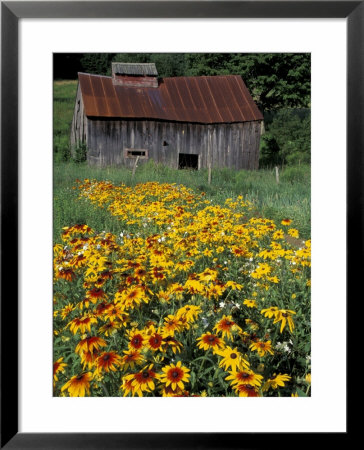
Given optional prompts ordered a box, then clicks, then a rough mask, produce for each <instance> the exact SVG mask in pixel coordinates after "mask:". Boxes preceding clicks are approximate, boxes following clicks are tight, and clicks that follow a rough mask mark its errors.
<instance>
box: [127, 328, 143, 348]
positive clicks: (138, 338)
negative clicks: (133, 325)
mask: <svg viewBox="0 0 364 450" xmlns="http://www.w3.org/2000/svg"><path fill="white" fill-rule="evenodd" d="M127 333H128V338H129V344H128V346H129V349H130V350H141V349H142V348H143V346H144V344H145V336H144V333H143V332H142V331H140V330H138V329H134V330H129V331H128V332H127Z"/></svg>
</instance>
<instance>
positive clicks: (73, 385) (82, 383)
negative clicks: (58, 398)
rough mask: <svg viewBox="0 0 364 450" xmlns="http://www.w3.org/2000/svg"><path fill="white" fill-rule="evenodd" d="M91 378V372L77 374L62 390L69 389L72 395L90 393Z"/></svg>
mask: <svg viewBox="0 0 364 450" xmlns="http://www.w3.org/2000/svg"><path fill="white" fill-rule="evenodd" d="M91 379H92V373H91V372H83V373H81V374H79V375H75V376H73V377H72V378H71V379H70V380H69V381H67V383H66V384H65V385H63V386H62V388H61V391H62V392H63V391H65V390H66V389H67V391H68V394H69V396H70V397H84V396H85V395H86V394H87V395H90V381H91Z"/></svg>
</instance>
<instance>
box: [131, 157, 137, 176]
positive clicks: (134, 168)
mask: <svg viewBox="0 0 364 450" xmlns="http://www.w3.org/2000/svg"><path fill="white" fill-rule="evenodd" d="M138 161H139V156H137V157H136V160H135V164H134V167H133V173H132V174H131V177H132V178H134V175H135V171H136V168H137V167H138Z"/></svg>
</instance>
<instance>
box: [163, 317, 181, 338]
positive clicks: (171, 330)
mask: <svg viewBox="0 0 364 450" xmlns="http://www.w3.org/2000/svg"><path fill="white" fill-rule="evenodd" d="M182 329H183V324H182V323H181V322H180V320H179V318H178V317H176V316H174V315H173V314H169V315H168V316H167V317H165V319H164V325H163V327H162V335H163V337H167V336H174V334H175V332H176V331H181V330H182Z"/></svg>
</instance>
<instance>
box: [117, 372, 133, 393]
mask: <svg viewBox="0 0 364 450" xmlns="http://www.w3.org/2000/svg"><path fill="white" fill-rule="evenodd" d="M133 381H134V374H129V375H125V376H124V377H123V378H122V382H123V383H122V385H121V386H120V389H121V390H122V391H124V394H123V396H124V397H126V396H127V395H129V394H132V396H133V397H134V394H135V392H136V391H135V387H134V386H133Z"/></svg>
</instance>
